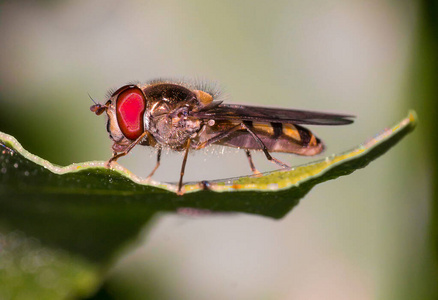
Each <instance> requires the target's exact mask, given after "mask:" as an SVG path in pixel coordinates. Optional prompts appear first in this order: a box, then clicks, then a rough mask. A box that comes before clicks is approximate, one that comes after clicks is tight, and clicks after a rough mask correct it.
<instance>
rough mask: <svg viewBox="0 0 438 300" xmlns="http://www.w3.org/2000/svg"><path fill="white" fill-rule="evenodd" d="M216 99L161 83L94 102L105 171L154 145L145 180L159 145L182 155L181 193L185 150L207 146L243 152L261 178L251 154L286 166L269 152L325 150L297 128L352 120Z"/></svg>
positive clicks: (213, 94)
mask: <svg viewBox="0 0 438 300" xmlns="http://www.w3.org/2000/svg"><path fill="white" fill-rule="evenodd" d="M217 98H218V93H217V92H214V91H210V90H208V89H206V88H205V86H202V85H199V86H196V85H191V84H187V83H182V82H173V81H165V80H155V81H150V82H148V83H146V84H144V85H140V84H130V85H125V86H123V87H121V88H119V89H118V90H116V91H115V92H113V93H112V94H111V95H110V97H109V99H108V100H107V101H106V103H105V104H97V103H96V104H95V105H93V106H91V107H90V110H91V111H92V112H94V113H95V114H96V115H100V114H102V113H103V112H106V114H107V116H108V121H107V131H108V133H109V136H110V138H111V139H112V140H113V141H114V144H113V146H112V150H113V155H112V157H111V158H110V159H109V160H108V162H107V165H108V167H109V166H110V164H111V162H113V161H116V160H117V159H118V158H120V157H122V156H124V155H126V154H128V153H129V151H131V150H132V149H133V148H134V147H135V146H136V145H143V146H152V147H156V148H158V151H157V162H156V165H155V167H154V169H153V170H152V172H151V173H150V175H149V176H148V179H149V178H151V177H152V175H153V174H154V173H155V171H156V170H157V168H158V167H159V165H160V159H161V150H162V149H163V148H164V147H167V148H170V149H171V150H175V151H184V152H185V153H184V159H183V162H182V166H181V173H180V179H179V183H178V194H180V195H181V194H183V192H182V185H183V176H184V169H185V166H186V162H187V155H188V153H189V150H198V149H202V148H205V147H207V146H209V145H211V144H216V145H224V146H228V147H237V148H242V149H244V151H245V153H246V156H247V158H248V161H249V165H250V168H251V170H252V172H253V173H255V174H260V173H259V172H258V171H257V169H256V168H255V166H254V163H253V161H252V158H251V153H250V150H261V151H263V153H264V154H265V156H266V158H267V159H268V160H269V161H271V162H274V163H276V164H277V165H279V166H280V167H282V168H289V166H288V165H287V164H285V163H283V162H281V161H279V160H278V159H276V158H274V157H272V156H271V154H270V153H271V152H284V153H294V154H298V155H306V156H311V155H316V154H318V153H320V152H321V151H322V150H323V149H324V146H323V143H322V142H321V140H320V139H318V138H317V137H315V136H314V135H313V134H312V132H311V131H309V130H308V129H307V128H305V127H302V126H301V124H309V125H345V124H350V123H352V122H353V121H352V120H351V118H352V117H353V116H349V115H341V114H328V113H320V112H311V111H301V110H292V109H281V108H268V107H257V106H248V105H236V104H224V103H222V101H221V100H218V99H217Z"/></svg>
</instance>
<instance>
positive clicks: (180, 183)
mask: <svg viewBox="0 0 438 300" xmlns="http://www.w3.org/2000/svg"><path fill="white" fill-rule="evenodd" d="M190 142H191V140H190V139H188V140H187V144H186V153H184V159H183V163H182V166H181V175H180V177H179V183H178V192H177V194H178V195H182V194H184V193H182V192H181V188H182V184H183V181H182V180H183V177H184V170H185V168H186V163H187V156H188V155H189V149H190Z"/></svg>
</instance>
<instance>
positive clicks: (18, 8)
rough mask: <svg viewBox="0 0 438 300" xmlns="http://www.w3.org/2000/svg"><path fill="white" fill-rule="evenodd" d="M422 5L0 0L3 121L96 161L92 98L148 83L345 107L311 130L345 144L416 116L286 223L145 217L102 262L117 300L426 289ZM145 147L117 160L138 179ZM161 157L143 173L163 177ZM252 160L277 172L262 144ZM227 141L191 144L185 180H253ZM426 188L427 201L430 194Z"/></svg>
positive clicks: (175, 164) (433, 98)
mask: <svg viewBox="0 0 438 300" xmlns="http://www.w3.org/2000/svg"><path fill="white" fill-rule="evenodd" d="M437 12H438V5H437V2H436V1H426V0H424V1H408V0H404V1H389V0H388V1H383V0H380V1H377V0H371V1H359V0H333V1H322V0H316V1H301V0H289V1H262V0H258V1H229V0H224V1H197V0H188V1H176V0H173V1H172V0H165V1H134V0H129V1H49V0H45V1H1V2H0V40H1V43H0V131H3V132H6V133H8V134H12V135H14V136H15V137H16V138H17V139H18V140H19V141H20V142H21V143H22V145H23V146H24V147H25V148H26V149H28V150H29V151H31V152H32V153H34V154H37V155H39V156H41V157H43V158H45V159H48V160H50V161H51V162H54V163H57V164H60V165H67V164H70V163H73V162H81V161H89V160H106V159H108V158H109V157H110V155H111V152H110V146H111V142H110V140H109V138H108V136H107V133H106V130H105V121H104V118H103V117H100V118H98V117H96V116H95V115H94V114H92V113H91V112H90V111H89V106H90V105H91V104H92V103H91V100H90V99H89V97H88V95H87V94H88V93H89V94H90V95H91V96H92V97H93V98H94V99H96V100H99V101H105V96H106V92H107V90H108V89H110V88H117V87H119V86H121V85H124V84H125V83H127V82H132V81H146V80H149V79H153V78H157V77H166V78H168V77H173V78H187V79H189V80H190V79H193V78H195V79H203V80H209V81H213V82H217V83H218V84H219V85H220V86H221V87H222V90H223V94H224V96H225V97H226V99H227V101H228V102H231V103H251V104H257V105H270V106H279V107H291V108H300V109H309V110H319V111H332V112H342V113H351V114H354V115H356V116H357V118H356V121H355V123H354V124H353V125H350V126H343V127H312V129H313V130H314V131H315V133H316V134H317V135H318V136H319V137H321V138H322V139H323V140H324V141H325V142H326V144H327V150H326V152H325V153H324V154H323V155H321V156H318V157H317V158H310V159H309V158H305V159H304V158H300V157H296V156H293V155H277V157H278V158H280V159H281V160H284V161H288V162H290V163H291V164H294V165H297V164H302V163H306V162H309V161H312V160H314V159H321V158H323V157H324V156H325V155H329V154H332V153H337V152H341V151H345V150H348V149H350V148H352V147H354V146H356V145H358V144H359V143H361V142H363V141H365V140H367V139H368V138H371V137H372V136H373V135H374V134H376V133H378V132H379V131H381V130H382V129H384V128H385V127H389V126H390V125H392V124H394V123H395V122H396V121H398V120H400V119H402V118H403V117H405V116H406V114H407V112H408V110H409V109H411V108H413V109H415V110H416V111H417V113H418V115H419V119H420V121H419V126H418V128H417V129H416V130H415V131H414V133H413V134H412V135H410V136H408V137H407V138H406V139H405V140H403V141H402V142H401V143H400V144H399V145H397V147H395V148H394V149H393V150H391V151H390V152H389V153H387V154H386V155H385V156H383V157H381V158H380V159H378V160H377V161H375V162H373V163H372V164H371V165H370V166H368V167H367V168H365V169H363V170H360V171H357V172H355V173H354V174H352V175H350V176H347V177H344V178H340V179H338V180H336V181H330V182H327V183H325V184H323V185H319V186H318V187H316V188H315V189H314V190H312V191H311V192H310V193H309V194H308V195H307V196H306V197H305V198H304V199H303V200H302V201H301V203H300V204H299V205H298V206H297V207H296V208H295V209H294V210H293V211H292V212H291V213H290V214H289V215H287V216H286V217H285V218H283V219H282V220H271V219H267V218H262V217H260V216H251V215H206V216H184V215H175V214H166V215H161V216H157V217H156V218H155V221H154V222H153V224H152V225H150V226H148V227H147V228H145V229H144V232H143V236H142V238H141V239H140V240H141V243H139V244H138V243H137V244H136V245H133V246H132V247H130V248H129V249H126V252H125V255H124V256H123V258H122V259H121V260H120V261H118V262H117V263H116V264H115V266H114V267H113V268H112V269H111V270H110V273H109V276H108V279H107V282H106V284H105V285H104V289H105V293H106V294H110V295H112V297H113V298H115V299H144V298H145V297H146V295H148V296H150V297H155V298H168V299H175V298H179V299H205V298H209V299H436V298H437V297H438V285H437V282H438V264H437V249H438V246H437V239H436V236H437V234H438V231H437V230H436V227H437V226H436V225H437V223H436V217H437V205H436V203H437V202H436V195H437V194H436V192H434V188H435V189H436V174H437V173H436V166H437V162H436V158H435V156H436V150H438V147H437V144H436V143H437V142H436V137H435V136H436V133H434V126H435V122H434V118H435V116H436V108H437V100H438V98H437V97H438V88H437V84H436V78H437V73H438V72H437V70H438V61H437V56H438V46H437V40H438V25H437V23H438V21H437V20H438V16H437ZM154 154H155V152H154V150H153V149H147V148H141V149H139V148H138V149H135V150H134V153H133V154H131V155H129V156H128V157H126V158H123V159H121V160H120V163H121V164H123V165H125V166H127V167H128V168H129V169H131V170H132V171H133V172H134V173H137V174H139V175H143V176H145V175H147V174H148V173H149V171H150V170H151V169H152V167H153V166H154V164H155V155H154ZM181 160H182V156H181V155H180V154H175V153H166V154H165V155H164V157H163V164H162V166H161V167H160V169H159V170H158V171H157V174H156V176H155V179H157V180H164V181H176V180H177V179H178V176H179V169H180V164H181ZM255 162H256V164H257V166H258V168H259V169H260V170H263V171H266V170H271V169H273V168H275V166H273V165H271V164H270V163H269V162H266V161H265V159H264V157H263V155H262V154H256V155H255ZM249 173H250V172H249V167H248V164H247V161H246V158H245V155H244V153H242V152H241V151H240V152H239V151H236V150H230V149H223V148H213V149H208V150H206V151H200V152H199V153H196V154H191V155H190V157H189V161H188V165H187V171H186V179H187V180H202V179H213V178H215V179H217V178H225V177H231V176H239V175H246V174H249ZM434 199H435V202H434Z"/></svg>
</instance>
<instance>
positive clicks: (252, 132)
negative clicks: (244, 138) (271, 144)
mask: <svg viewBox="0 0 438 300" xmlns="http://www.w3.org/2000/svg"><path fill="white" fill-rule="evenodd" d="M242 127H243V128H244V129H246V130H247V131H248V132H249V133H250V134H251V135H252V137H253V138H254V139H255V140H256V141H257V143H258V144H259V146H260V147H261V148H262V151H263V153H265V156H266V158H267V159H268V160H269V161H272V162H274V163H276V164H277V165H279V166H281V167H283V168H290V166H288V165H287V164H285V163H283V162H281V161H279V160H278V159H276V158H274V157H272V156H271V154H270V153H269V151H268V148H267V147H266V145H265V144H264V143H263V141H262V140H261V139H260V138H259V137H258V136H257V134H255V133H254V131H252V130H251V129H250V128H249V127H248V126H247V125H246V124H245V122H243V123H242Z"/></svg>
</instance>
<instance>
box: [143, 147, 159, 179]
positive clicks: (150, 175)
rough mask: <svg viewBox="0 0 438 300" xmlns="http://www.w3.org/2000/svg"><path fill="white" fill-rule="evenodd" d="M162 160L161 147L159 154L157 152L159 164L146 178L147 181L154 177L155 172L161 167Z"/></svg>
mask: <svg viewBox="0 0 438 300" xmlns="http://www.w3.org/2000/svg"><path fill="white" fill-rule="evenodd" d="M160 160H161V147H160V148H158V152H157V164H156V165H155V168H154V169H153V170H152V172H151V173H150V174H149V176H148V177H146V180H150V179H151V177H152V175H154V173H155V171H156V170H157V169H158V167H159V166H160Z"/></svg>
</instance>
